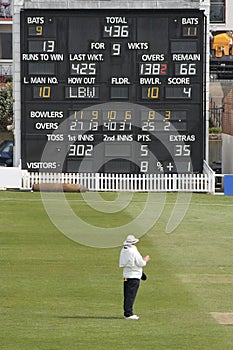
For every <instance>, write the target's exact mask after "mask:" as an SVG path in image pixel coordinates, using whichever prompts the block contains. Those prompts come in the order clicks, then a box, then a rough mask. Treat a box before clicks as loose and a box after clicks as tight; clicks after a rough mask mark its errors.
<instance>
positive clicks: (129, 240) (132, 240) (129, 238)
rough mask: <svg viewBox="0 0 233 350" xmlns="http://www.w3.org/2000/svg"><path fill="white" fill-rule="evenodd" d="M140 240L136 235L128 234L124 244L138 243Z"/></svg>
mask: <svg viewBox="0 0 233 350" xmlns="http://www.w3.org/2000/svg"><path fill="white" fill-rule="evenodd" d="M138 242H139V239H138V238H136V237H134V236H133V235H129V236H127V238H126V240H125V241H124V243H123V245H130V244H136V243H138Z"/></svg>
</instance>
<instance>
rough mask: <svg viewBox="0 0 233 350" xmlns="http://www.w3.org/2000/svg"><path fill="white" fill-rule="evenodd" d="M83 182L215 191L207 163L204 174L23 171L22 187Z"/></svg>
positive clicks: (99, 187) (105, 187) (101, 187)
mask: <svg viewBox="0 0 233 350" xmlns="http://www.w3.org/2000/svg"><path fill="white" fill-rule="evenodd" d="M39 183H69V184H80V185H83V186H85V187H86V188H87V189H88V190H90V191H129V192H208V193H214V192H215V173H214V172H213V171H212V169H211V168H210V167H209V166H208V164H207V163H205V164H204V173H203V174H102V173H29V172H28V171H25V170H23V171H22V189H23V190H30V189H32V187H33V184H39Z"/></svg>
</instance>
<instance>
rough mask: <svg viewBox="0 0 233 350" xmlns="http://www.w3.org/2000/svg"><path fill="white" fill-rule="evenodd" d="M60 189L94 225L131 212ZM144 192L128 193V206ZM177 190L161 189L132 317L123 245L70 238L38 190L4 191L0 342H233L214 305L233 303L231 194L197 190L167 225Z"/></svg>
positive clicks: (190, 346) (150, 348) (178, 346)
mask: <svg viewBox="0 0 233 350" xmlns="http://www.w3.org/2000/svg"><path fill="white" fill-rule="evenodd" d="M66 197H67V199H68V200H69V201H70V204H71V206H72V208H73V210H74V211H76V212H78V213H79V215H80V216H82V217H83V218H86V219H87V220H89V222H90V223H93V224H95V225H98V224H100V222H101V224H102V225H103V226H105V227H111V225H114V226H117V225H119V226H120V225H121V223H122V222H124V220H125V221H127V216H128V215H127V210H129V208H126V209H125V210H124V211H123V212H122V213H120V214H116V213H115V214H96V213H94V212H93V209H91V208H90V207H88V206H87V205H86V204H85V203H84V201H83V199H82V196H81V195H80V194H68V195H67V196H66ZM103 197H104V198H105V199H106V200H108V201H111V200H114V199H115V194H112V193H106V194H103ZM145 199H146V194H143V193H141V194H135V195H133V198H132V202H131V204H130V211H131V212H132V210H133V209H135V212H136V213H137V212H138V211H139V210H140V208H141V207H142V206H143V202H144V200H145ZM175 200H176V194H168V195H167V197H166V205H165V208H164V210H163V212H162V215H161V216H160V218H159V220H158V222H157V223H156V224H155V226H154V227H153V228H152V229H151V230H150V231H149V232H148V234H147V235H145V236H144V237H142V238H141V239H140V242H139V244H138V248H139V250H140V252H141V253H142V254H143V255H145V254H149V255H150V256H151V261H150V262H149V264H148V266H147V267H146V270H145V271H146V273H147V275H148V280H147V281H145V282H141V286H140V289H139V292H138V296H137V299H136V303H135V313H137V314H139V315H140V320H139V321H128V320H124V319H123V318H122V278H121V274H122V271H121V270H120V269H119V268H118V257H119V251H120V248H119V247H118V248H109V249H98V248H91V247H87V246H83V245H80V244H78V243H75V242H73V241H71V240H69V239H68V238H67V237H66V236H64V235H63V234H61V233H60V232H59V231H58V230H57V229H56V227H55V226H54V225H53V224H52V223H51V221H50V219H49V218H48V216H47V214H46V212H45V210H44V207H43V204H42V202H41V198H40V194H39V193H17V192H0V208H1V216H0V264H1V266H0V278H1V280H0V315H1V316H0V349H1V350H19V349H20V350H37V349H38V350H73V349H74V350H76V349H78V350H79V349H80V350H86V349H88V350H89V349H90V350H107V349H108V350H118V349H119V350H126V349H127V350H139V349H140V350H210V349H211V350H220V349H221V350H230V349H232V344H233V333H232V330H233V328H232V326H230V325H221V324H218V323H217V322H216V321H215V319H213V317H212V316H211V315H210V312H233V304H232V300H233V259H232V256H233V254H232V252H233V220H232V219H233V197H224V196H211V195H208V194H193V195H192V199H191V203H190V206H189V209H188V211H187V213H186V215H185V218H184V220H183V221H182V223H181V224H180V225H179V226H178V227H177V228H176V230H175V231H174V232H173V233H172V234H166V233H165V227H166V224H167V221H168V217H169V216H170V213H171V210H172V208H173V205H174V202H175ZM126 235H127V232H126Z"/></svg>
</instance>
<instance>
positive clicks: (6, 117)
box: [0, 82, 13, 131]
mask: <svg viewBox="0 0 233 350" xmlns="http://www.w3.org/2000/svg"><path fill="white" fill-rule="evenodd" d="M12 123H13V96H12V82H8V83H6V85H5V86H4V87H2V88H1V90H0V130H1V131H6V130H7V126H8V125H11V124H12Z"/></svg>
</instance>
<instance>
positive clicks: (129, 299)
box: [124, 278, 140, 317]
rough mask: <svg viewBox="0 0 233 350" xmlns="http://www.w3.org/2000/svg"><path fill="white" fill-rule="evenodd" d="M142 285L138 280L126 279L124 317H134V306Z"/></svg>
mask: <svg viewBox="0 0 233 350" xmlns="http://www.w3.org/2000/svg"><path fill="white" fill-rule="evenodd" d="M139 285H140V280H139V279H138V278H125V279H124V316H125V317H129V316H132V315H133V304H134V301H135V298H136V295H137V291H138V288H139Z"/></svg>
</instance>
